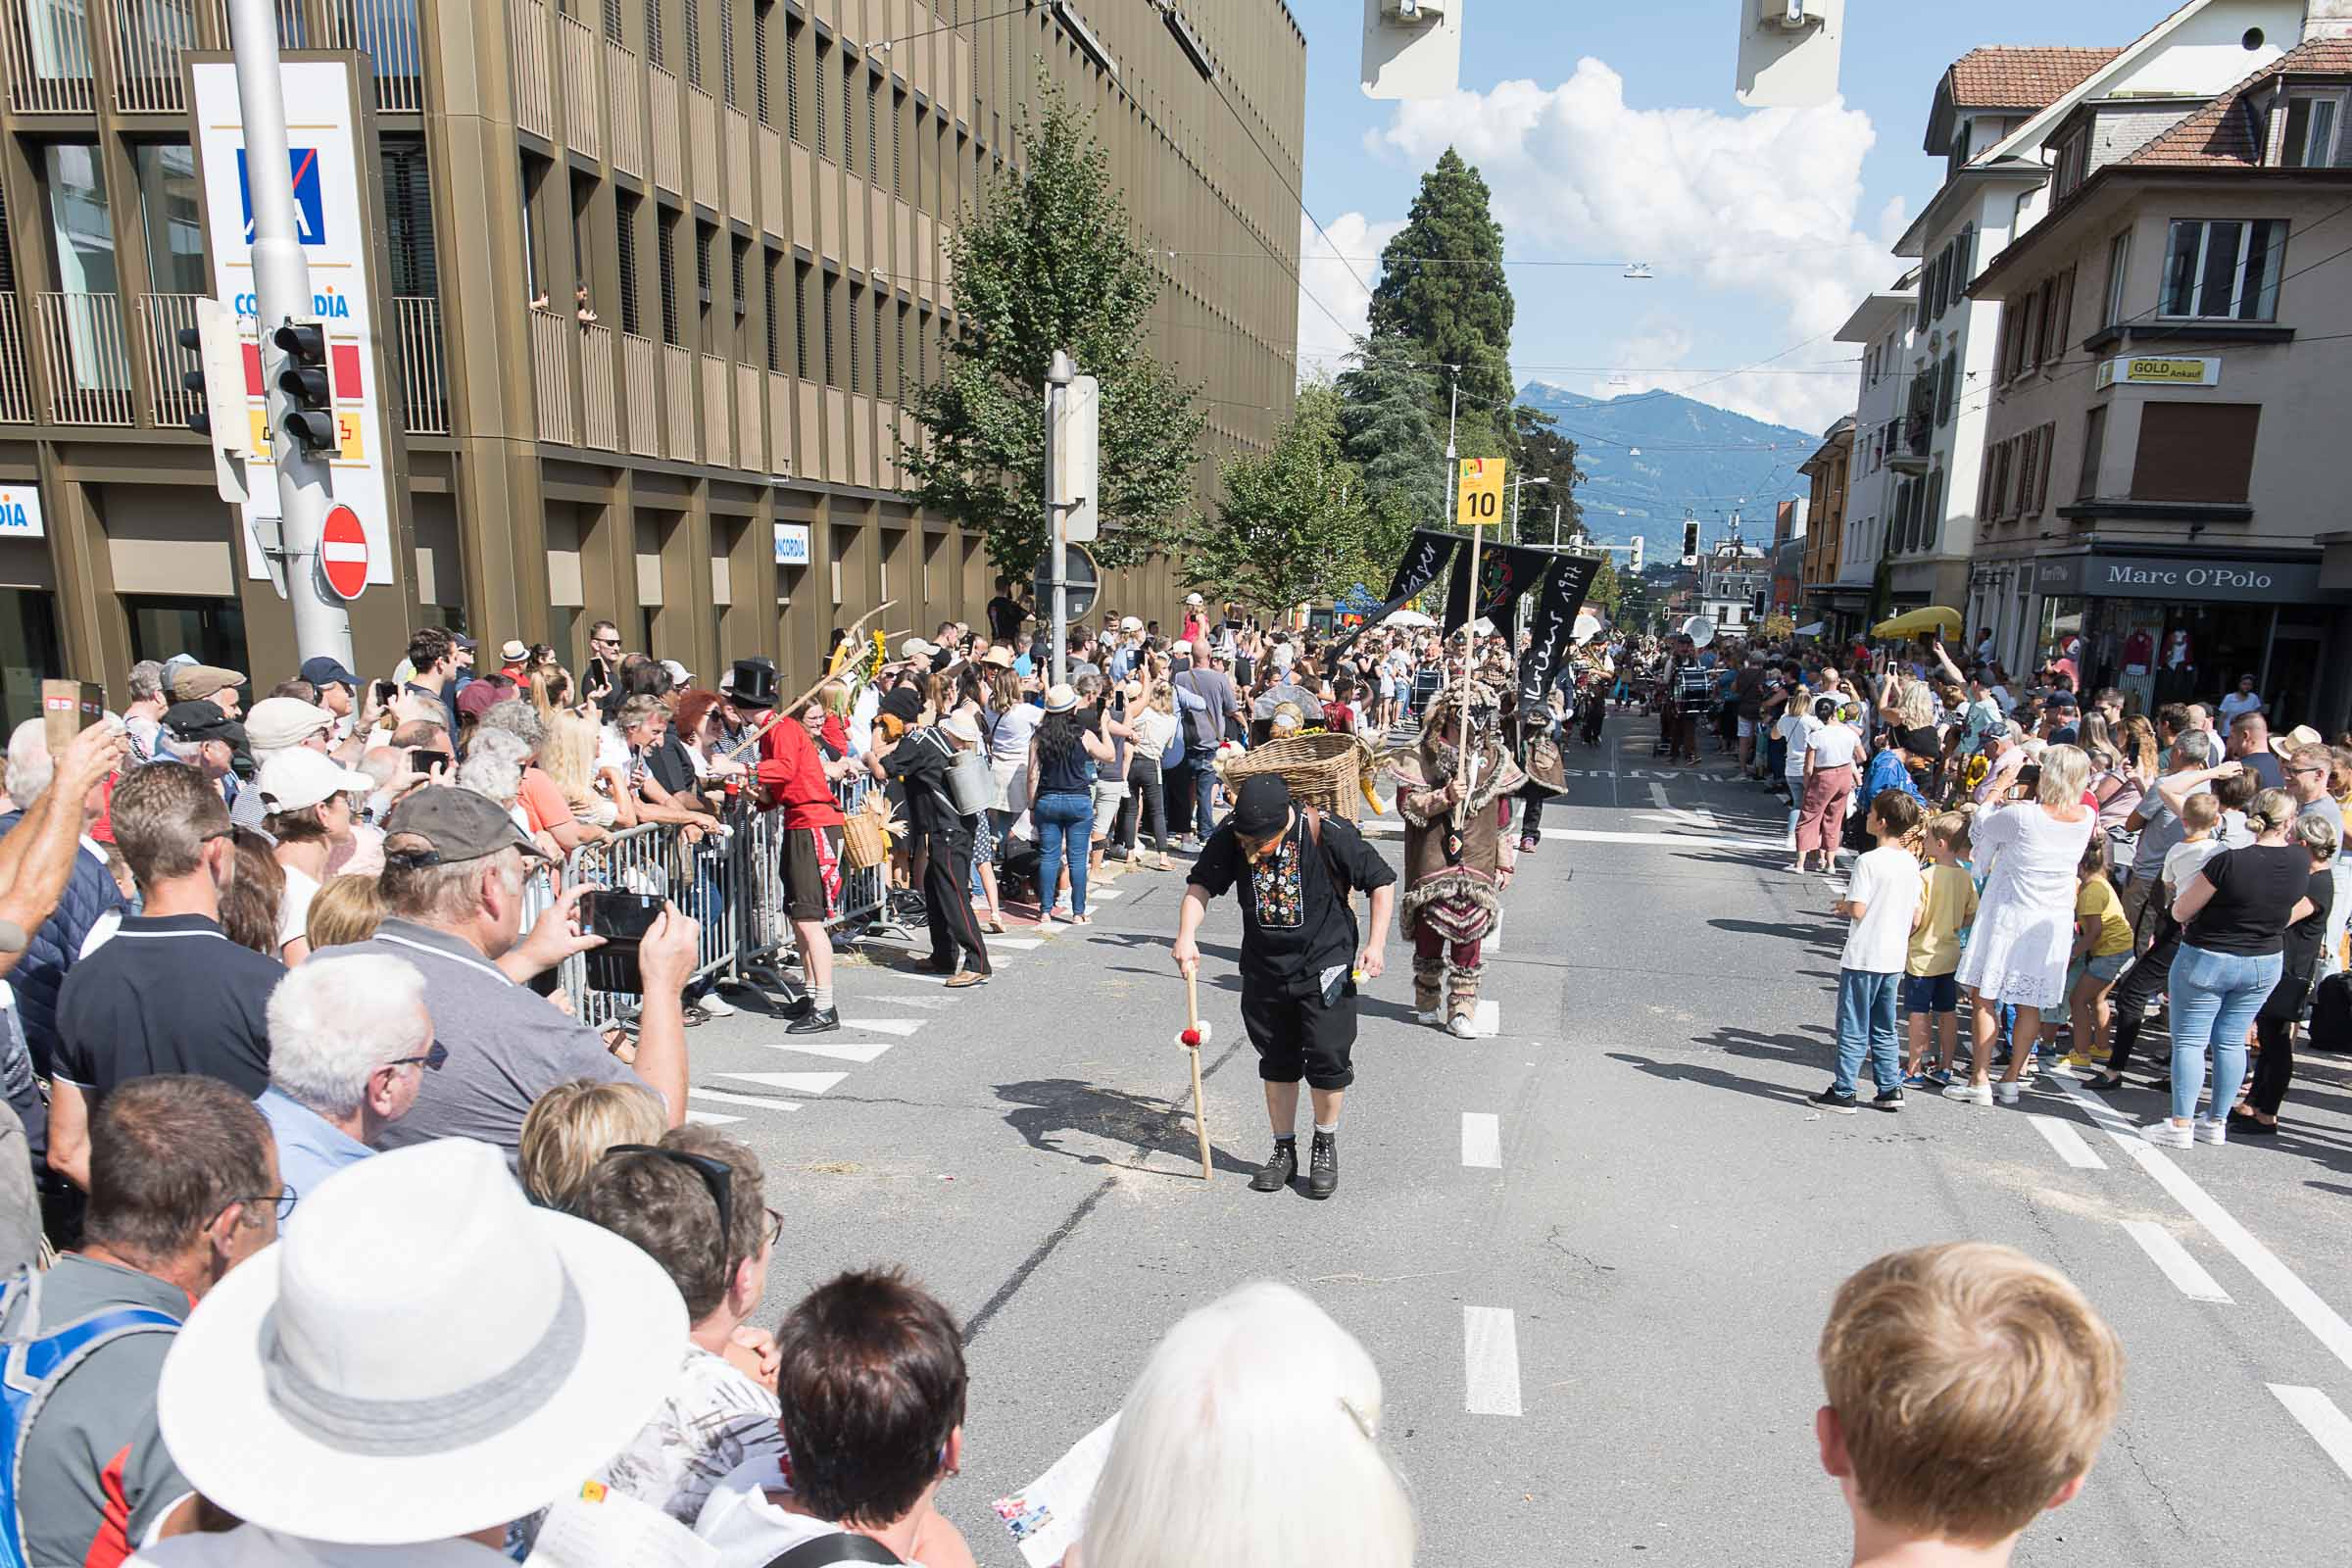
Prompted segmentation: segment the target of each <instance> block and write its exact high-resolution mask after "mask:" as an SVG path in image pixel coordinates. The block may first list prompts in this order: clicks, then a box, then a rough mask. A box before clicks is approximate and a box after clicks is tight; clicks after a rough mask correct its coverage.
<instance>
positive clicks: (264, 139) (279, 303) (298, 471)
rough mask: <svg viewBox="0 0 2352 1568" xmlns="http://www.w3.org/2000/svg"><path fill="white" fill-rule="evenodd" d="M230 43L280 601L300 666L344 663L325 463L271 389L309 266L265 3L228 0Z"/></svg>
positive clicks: (302, 311)
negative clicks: (325, 554) (279, 557)
mask: <svg viewBox="0 0 2352 1568" xmlns="http://www.w3.org/2000/svg"><path fill="white" fill-rule="evenodd" d="M228 25H229V38H230V42H231V43H232V44H233V45H234V47H235V51H236V57H237V101H238V104H239V106H240V110H241V113H242V115H243V117H244V121H245V169H246V183H247V184H248V185H249V186H250V187H251V189H252V193H253V293H254V301H255V304H254V312H255V315H256V316H257V317H258V318H259V319H260V321H261V324H262V327H263V331H262V334H261V338H262V387H263V392H264V396H265V400H266V404H267V407H268V409H269V413H270V421H269V422H270V449H271V453H272V455H273V456H274V458H275V459H276V466H277V502H278V516H279V521H278V527H279V530H280V544H281V546H282V551H283V555H284V557H285V572H286V601H287V603H288V604H289V605H291V606H292V607H293V611H294V646H295V649H296V651H297V656H298V657H299V658H301V659H306V660H307V659H316V658H319V656H320V655H325V656H327V657H329V658H332V659H335V660H339V661H340V662H342V663H343V664H344V665H345V667H347V668H348V667H349V666H350V663H351V615H350V613H348V612H347V611H346V610H345V609H344V608H343V601H342V600H341V599H339V598H337V597H335V596H334V595H333V594H332V593H331V592H329V590H328V589H327V587H326V584H325V580H324V578H323V577H322V576H321V574H320V572H319V536H320V534H321V533H322V532H323V531H324V529H325V527H326V509H327V507H328V505H329V504H330V502H331V501H332V499H333V494H332V491H331V489H330V487H329V478H328V470H327V461H326V455H325V454H323V453H319V452H314V451H312V450H311V449H310V448H309V447H308V446H307V445H306V444H305V443H303V442H301V441H298V440H296V439H294V438H293V437H292V436H291V435H289V434H288V433H287V431H286V417H287V415H288V414H289V413H292V412H294V410H295V408H296V405H295V402H294V400H293V398H292V397H291V396H290V395H289V394H288V393H287V392H286V391H285V390H284V389H283V388H281V387H280V386H279V385H278V371H279V369H280V368H281V367H283V365H284V364H285V363H286V361H288V360H289V359H291V358H292V356H290V355H288V354H287V353H286V352H285V350H284V349H283V348H282V347H280V346H279V345H278V343H277V341H276V338H275V332H276V328H277V327H278V325H279V324H280V323H282V322H285V321H287V320H290V319H299V320H308V319H310V317H311V313H312V295H311V264H310V263H309V261H307V260H306V259H305V258H304V256H303V254H302V242H301V240H300V239H299V238H298V237H297V232H296V227H295V217H294V182H293V179H292V177H291V172H290V169H289V166H288V163H287V159H286V98H285V88H284V83H283V82H282V81H281V80H280V79H279V76H278V58H277V12H276V7H275V5H274V0H228Z"/></svg>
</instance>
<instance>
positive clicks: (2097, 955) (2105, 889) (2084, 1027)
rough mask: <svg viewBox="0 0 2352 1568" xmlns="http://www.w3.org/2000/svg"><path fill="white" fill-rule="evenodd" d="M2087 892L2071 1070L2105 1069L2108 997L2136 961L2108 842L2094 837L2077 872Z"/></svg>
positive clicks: (2080, 926) (2075, 977)
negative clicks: (2110, 865)
mask: <svg viewBox="0 0 2352 1568" xmlns="http://www.w3.org/2000/svg"><path fill="white" fill-rule="evenodd" d="M2077 874H2078V876H2079V877H2080V878H2081V882H2082V890H2081V891H2080V892H2079V893H2078V894H2076V896H2075V956H2074V963H2073V966H2072V968H2071V969H2069V971H2068V974H2069V976H2070V982H2069V987H2068V991H2067V1011H2068V1021H2069V1025H2070V1027H2071V1028H2072V1030H2073V1034H2074V1041H2073V1049H2072V1050H2071V1051H2069V1052H2068V1053H2067V1054H2065V1055H2064V1056H2061V1057H2060V1058H2059V1061H2060V1063H2061V1064H2062V1065H2065V1066H2069V1067H2077V1068H2081V1067H2090V1066H2094V1065H2103V1064H2104V1063H2105V1062H2106V1060H2107V1048H2108V1033H2109V1030H2110V1029H2111V1027H2112V1026H2113V1024H2114V1021H2115V1020H2114V1015H2113V1014H2112V1013H2111V1012H2110V1011H2109V1010H2108V1006H2107V993H2108V992H2110V991H2112V990H2114V989H2115V982H2116V978H2117V977H2118V976H2119V975H2121V974H2122V973H2123V972H2124V965H2125V964H2127V963H2129V962H2131V921H2130V920H2128V919H2126V918H2125V917H2124V901H2123V900H2122V899H2121V898H2120V897H2118V896H2117V894H2116V891H2115V884H2114V883H2113V882H2112V881H2110V880H2108V877H2107V840H2106V838H2105V837H2104V836H2103V835H2100V834H2096V833H2094V834H2092V835H2091V838H2090V843H2089V844H2088V845H2087V846H2085V847H2084V849H2083V851H2082V865H2081V867H2080V868H2079V870H2078V873H2077Z"/></svg>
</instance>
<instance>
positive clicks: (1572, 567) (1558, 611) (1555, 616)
mask: <svg viewBox="0 0 2352 1568" xmlns="http://www.w3.org/2000/svg"><path fill="white" fill-rule="evenodd" d="M1599 571H1600V558H1599V557H1597V556H1560V557H1558V558H1556V559H1555V560H1554V561H1553V562H1552V565H1551V569H1550V570H1549V571H1548V572H1546V573H1544V593H1543V596H1542V597H1541V598H1540V599H1538V600H1537V601H1536V613H1535V618H1534V620H1533V621H1531V622H1530V623H1529V625H1528V631H1529V633H1530V634H1531V635H1532V636H1533V637H1534V638H1535V641H1534V642H1533V643H1532V644H1530V645H1529V647H1528V650H1527V655H1526V657H1525V658H1524V659H1522V660H1521V661H1520V662H1519V707H1520V711H1522V712H1531V711H1534V705H1535V704H1538V703H1541V702H1543V701H1544V694H1545V693H1547V692H1549V691H1550V690H1551V683H1552V680H1553V678H1554V677H1555V676H1557V675H1558V673H1559V670H1560V663H1561V661H1563V660H1564V659H1566V658H1567V657H1568V647H1569V644H1570V643H1571V642H1572V641H1573V640H1574V639H1575V636H1576V614H1577V612H1578V611H1580V610H1582V609H1583V608H1584V604H1585V595H1586V594H1588V593H1590V592H1591V591H1592V589H1593V577H1594V576H1595V575H1597V574H1598V573H1599Z"/></svg>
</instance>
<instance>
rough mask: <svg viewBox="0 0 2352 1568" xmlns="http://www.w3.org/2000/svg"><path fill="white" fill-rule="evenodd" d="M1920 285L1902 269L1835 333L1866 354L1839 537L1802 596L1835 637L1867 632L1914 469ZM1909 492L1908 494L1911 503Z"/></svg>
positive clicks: (1808, 577)
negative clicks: (1903, 485) (1913, 373)
mask: <svg viewBox="0 0 2352 1568" xmlns="http://www.w3.org/2000/svg"><path fill="white" fill-rule="evenodd" d="M1918 283H1919V272H1918V270H1917V269H1913V270H1911V271H1908V272H1905V273H1904V274H1903V276H1902V277H1901V278H1899V279H1897V280H1896V283H1895V286H1894V287H1893V288H1891V289H1888V290H1886V291H1885V292H1883V293H1878V294H1872V295H1870V296H1868V297H1867V298H1865V299H1864V300H1863V301H1862V303H1861V304H1860V305H1858V306H1856V307H1855V308H1854V314H1853V315H1851V316H1849V317H1847V318H1846V319H1845V324H1844V325H1843V326H1840V327H1839V328H1838V333H1837V341H1838V342H1840V343H1851V344H1854V345H1855V346H1857V347H1858V348H1860V349H1861V351H1862V354H1861V365H1860V366H1859V368H1857V369H1856V371H1855V377H1856V382H1857V384H1856V387H1855V392H1854V414H1853V421H1854V423H1853V435H1852V441H1851V446H1852V451H1851V454H1850V456H1849V457H1848V459H1847V462H1846V465H1845V495H1844V498H1843V500H1842V501H1841V502H1840V504H1839V519H1840V520H1839V524H1838V537H1837V538H1836V539H1834V540H1832V539H1825V540H1824V541H1823V542H1822V549H1821V550H1820V552H1819V553H1818V554H1817V555H1816V556H1815V557H1814V558H1813V559H1812V560H1811V561H1809V562H1807V563H1806V567H1805V593H1806V602H1807V604H1808V605H1810V606H1811V609H1812V613H1813V614H1814V615H1815V616H1816V617H1817V618H1819V619H1820V620H1822V621H1823V623H1824V625H1825V628H1826V630H1827V632H1828V634H1829V635H1831V636H1834V637H1838V638H1845V637H1851V636H1853V635H1855V634H1856V633H1858V632H1860V631H1862V630H1864V629H1866V628H1865V627H1864V624H1863V623H1864V622H1865V621H1866V620H1868V619H1869V618H1870V608H1871V602H1872V598H1873V594H1874V591H1875V589H1876V587H1877V575H1878V569H1879V563H1880V561H1881V560H1882V559H1884V557H1885V556H1886V553H1887V520H1888V518H1890V517H1891V516H1892V515H1894V509H1895V501H1896V495H1897V492H1896V486H1897V484H1898V483H1900V482H1904V481H1906V480H1908V479H1909V478H1910V477H1911V476H1912V474H1913V473H1914V472H1915V471H1916V466H1917V462H1918V460H1917V459H1916V457H1915V456H1914V455H1913V453H1912V441H1911V438H1910V436H1909V434H1908V433H1907V429H1908V427H1907V422H1906V412H1907V410H1906V404H1907V394H1906V392H1905V388H1906V387H1907V386H1908V385H1909V383H1910V375H1909V366H1910V364H1911V353H1910V350H1911V326H1912V322H1913V321H1914V320H1916V319H1918V315H1919V298H1918V294H1917V292H1916V291H1917V288H1918ZM1922 439H1923V440H1924V432H1923V436H1922ZM1819 482H1820V481H1819V479H1818V478H1817V479H1816V481H1815V483H1816V484H1817V485H1818V484H1819ZM1908 494H1909V492H1907V491H1905V492H1903V495H1904V497H1905V498H1906V499H1907V498H1908Z"/></svg>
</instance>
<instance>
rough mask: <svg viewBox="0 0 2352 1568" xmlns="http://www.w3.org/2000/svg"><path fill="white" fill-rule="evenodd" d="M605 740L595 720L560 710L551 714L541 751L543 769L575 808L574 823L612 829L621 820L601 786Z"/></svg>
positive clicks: (540, 761) (565, 801) (540, 763)
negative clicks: (600, 757) (599, 773)
mask: <svg viewBox="0 0 2352 1568" xmlns="http://www.w3.org/2000/svg"><path fill="white" fill-rule="evenodd" d="M602 740H603V737H602V736H601V735H600V734H599V733H598V731H597V727H596V722H595V720H593V719H586V718H582V717H581V716H580V715H579V714H577V713H574V712H571V711H567V710H562V709H559V710H558V711H555V712H554V713H551V714H549V715H548V720H547V740H546V741H545V743H544V744H542V745H541V746H540V748H539V766H540V768H541V769H542V770H543V771H545V772H546V774H547V776H548V777H549V778H550V779H553V780H554V781H555V785H556V788H558V789H560V790H562V791H563V792H564V804H565V805H566V806H569V807H570V808H571V816H572V820H573V821H575V822H585V823H587V824H588V825H590V826H592V827H597V828H605V829H610V828H611V827H612V826H613V823H614V822H616V821H617V820H619V808H618V807H616V806H614V805H613V799H612V796H611V795H610V794H609V793H607V792H605V791H604V790H602V789H600V787H599V780H598V778H597V773H596V754H597V748H598V746H599V745H600V744H601V742H602Z"/></svg>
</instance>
